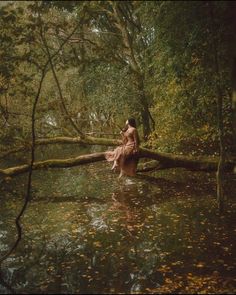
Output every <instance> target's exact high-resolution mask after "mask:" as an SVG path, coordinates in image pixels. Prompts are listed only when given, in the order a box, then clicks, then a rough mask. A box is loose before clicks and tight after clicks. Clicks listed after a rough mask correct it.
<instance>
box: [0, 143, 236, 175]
mask: <svg viewBox="0 0 236 295" xmlns="http://www.w3.org/2000/svg"><path fill="white" fill-rule="evenodd" d="M139 158H149V159H154V160H156V161H158V162H156V164H155V163H154V165H153V162H152V165H151V166H152V167H151V168H150V162H149V164H141V165H140V166H141V169H139V171H143V172H145V171H150V170H153V169H167V168H176V167H183V168H187V169H190V170H201V171H216V169H217V162H218V159H211V158H206V157H204V158H200V157H199V158H195V159H193V158H191V157H189V156H180V155H172V154H167V153H157V152H153V151H151V150H148V149H144V148H141V149H140V152H139ZM104 160H105V152H102V153H93V154H88V155H82V156H78V157H75V158H69V159H49V160H45V161H39V162H35V163H34V165H33V170H39V169H48V168H67V167H74V166H79V165H84V164H88V163H95V162H98V161H104ZM234 165H235V162H234V161H227V162H226V165H225V168H226V170H228V171H233V167H234ZM29 167H30V165H29V164H24V165H20V166H17V167H11V168H6V169H0V176H2V177H7V176H15V175H18V174H21V173H25V172H27V171H28V170H29Z"/></svg>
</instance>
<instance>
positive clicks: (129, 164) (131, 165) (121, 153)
mask: <svg viewBox="0 0 236 295" xmlns="http://www.w3.org/2000/svg"><path fill="white" fill-rule="evenodd" d="M120 134H121V136H122V141H123V144H122V145H121V146H118V147H117V148H116V149H115V150H114V151H108V152H106V154H105V157H106V159H107V161H114V164H113V166H112V170H114V169H115V168H116V167H119V168H120V175H119V178H120V177H121V176H122V175H124V174H126V175H129V176H134V175H135V174H136V169H137V164H138V155H137V154H138V152H139V136H138V132H137V129H136V122H135V119H133V118H130V119H128V120H127V121H126V127H125V129H124V130H122V131H121V132H120Z"/></svg>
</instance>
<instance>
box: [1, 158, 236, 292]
mask: <svg viewBox="0 0 236 295" xmlns="http://www.w3.org/2000/svg"><path fill="white" fill-rule="evenodd" d="M117 176H118V175H117V174H115V173H112V172H111V171H110V166H109V164H107V163H97V164H94V165H87V166H81V167H77V168H70V169H60V170H59V169H52V170H48V171H35V172H34V174H33V193H32V200H31V202H30V204H29V207H28V209H27V211H26V214H25V215H24V217H23V219H22V222H23V228H24V236H23V239H22V241H21V243H20V245H19V247H18V248H17V250H16V252H15V254H14V255H12V256H11V257H10V258H8V259H7V261H5V262H4V264H3V272H4V275H5V279H6V280H7V281H8V282H10V283H11V284H12V286H13V287H14V288H15V289H16V290H17V292H19V293H21V292H22V293H83V294H85V293H91V294H93V293H135V292H151V290H156V292H158V290H159V288H161V287H162V286H165V284H166V283H168V280H173V279H174V278H176V277H181V278H183V277H184V276H185V275H188V276H189V274H191V275H192V276H194V275H199V274H203V275H206V276H207V275H211V274H212V273H214V272H217V274H218V276H219V277H221V278H222V279H225V280H227V279H229V278H231V277H234V276H235V273H234V271H235V269H234V266H235V264H234V261H233V256H232V255H233V254H232V253H233V250H232V247H233V239H232V237H233V231H234V224H233V223H232V220H233V214H234V211H235V206H234V205H233V200H232V197H233V193H234V192H233V188H235V179H233V176H229V179H230V181H229V185H228V186H227V189H228V192H229V193H231V197H230V199H229V204H231V205H230V206H229V208H227V214H226V215H224V216H222V217H219V216H217V213H216V204H215V185H214V177H215V175H214V174H209V173H204V172H203V173H198V172H194V173H192V174H189V172H187V171H185V170H181V169H178V170H169V171H165V172H156V173H150V174H149V175H143V176H138V177H136V178H123V179H121V180H118V179H117ZM25 185H26V175H21V176H19V177H16V178H13V179H11V180H8V181H6V182H4V183H3V185H2V187H1V191H0V192H1V196H0V202H1V207H0V214H1V220H0V252H1V254H3V253H4V251H6V250H7V249H8V247H9V246H10V245H11V244H12V243H13V241H14V237H15V227H14V218H15V216H16V214H17V212H19V209H20V206H22V201H23V197H24V191H25ZM234 234H235V232H234ZM185 277H186V276H185ZM0 292H3V293H4V292H5V293H7V290H6V289H5V288H4V287H1V286H0Z"/></svg>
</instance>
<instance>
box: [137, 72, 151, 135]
mask: <svg viewBox="0 0 236 295" xmlns="http://www.w3.org/2000/svg"><path fill="white" fill-rule="evenodd" d="M136 77H137V78H136V79H137V88H138V94H139V98H138V101H139V103H140V105H141V112H140V113H141V118H142V125H143V138H144V140H147V139H148V136H149V135H150V133H151V126H150V112H149V107H148V102H147V96H146V94H145V90H144V81H143V79H144V78H143V76H142V75H141V74H138V75H137V74H136Z"/></svg>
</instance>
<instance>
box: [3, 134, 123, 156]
mask: <svg viewBox="0 0 236 295" xmlns="http://www.w3.org/2000/svg"><path fill="white" fill-rule="evenodd" d="M50 144H79V145H80V144H81V145H82V144H84V145H104V146H116V145H119V144H121V140H117V139H110V138H98V137H92V136H86V137H85V138H81V137H68V136H58V137H53V138H42V139H37V140H36V141H35V146H36V147H37V146H42V145H50ZM30 149H31V146H30V143H26V144H25V145H23V146H20V147H17V148H14V149H11V150H8V151H6V152H3V153H2V154H0V158H5V157H7V156H9V155H10V154H14V153H19V152H22V151H27V150H30Z"/></svg>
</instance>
